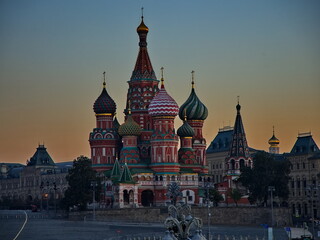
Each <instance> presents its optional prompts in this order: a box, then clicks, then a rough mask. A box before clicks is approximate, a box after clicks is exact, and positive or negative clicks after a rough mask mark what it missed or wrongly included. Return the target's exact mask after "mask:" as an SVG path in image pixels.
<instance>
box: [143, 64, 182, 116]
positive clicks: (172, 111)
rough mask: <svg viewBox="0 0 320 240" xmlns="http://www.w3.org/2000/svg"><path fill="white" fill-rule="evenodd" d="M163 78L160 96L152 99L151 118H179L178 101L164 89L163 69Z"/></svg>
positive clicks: (149, 110)
mask: <svg viewBox="0 0 320 240" xmlns="http://www.w3.org/2000/svg"><path fill="white" fill-rule="evenodd" d="M161 71H162V78H161V89H160V90H159V92H158V94H157V95H156V96H155V97H154V98H153V99H152V101H151V103H150V105H149V108H148V112H149V114H150V115H151V116H173V117H174V116H177V115H178V113H179V106H178V104H177V103H176V101H175V100H174V99H173V98H172V97H171V96H170V95H169V94H168V93H167V91H166V89H165V88H164V84H163V82H164V80H163V68H161Z"/></svg>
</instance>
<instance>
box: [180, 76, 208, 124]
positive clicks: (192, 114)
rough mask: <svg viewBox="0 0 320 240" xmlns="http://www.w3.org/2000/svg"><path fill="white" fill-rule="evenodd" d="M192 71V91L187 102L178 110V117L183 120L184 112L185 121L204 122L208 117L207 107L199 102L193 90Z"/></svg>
mask: <svg viewBox="0 0 320 240" xmlns="http://www.w3.org/2000/svg"><path fill="white" fill-rule="evenodd" d="M193 73H194V71H192V89H191V93H190V96H189V97H188V99H187V101H186V102H185V103H184V104H182V106H181V107H180V110H179V117H180V119H181V120H183V119H184V112H186V116H187V120H205V119H206V118H207V117H208V109H207V107H206V106H205V105H204V104H203V103H202V102H201V101H200V99H199V98H198V96H197V94H196V92H195V90H194V81H193Z"/></svg>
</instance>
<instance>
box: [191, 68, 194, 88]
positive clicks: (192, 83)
mask: <svg viewBox="0 0 320 240" xmlns="http://www.w3.org/2000/svg"><path fill="white" fill-rule="evenodd" d="M191 79H192V81H191V85H192V88H194V71H193V70H192V71H191Z"/></svg>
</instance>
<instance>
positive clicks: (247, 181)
mask: <svg viewBox="0 0 320 240" xmlns="http://www.w3.org/2000/svg"><path fill="white" fill-rule="evenodd" d="M289 173H290V162H289V161H288V160H287V159H282V160H276V159H274V156H273V155H271V154H269V153H266V152H262V151H261V152H258V153H256V155H255V156H254V158H253V168H252V169H251V168H250V167H243V168H242V169H241V175H240V178H239V182H241V183H242V185H243V186H245V187H247V188H248V190H249V192H250V195H249V201H250V202H251V203H260V204H261V205H266V204H267V200H268V198H269V197H270V192H268V187H269V186H274V187H275V192H274V193H273V195H274V196H275V197H279V198H280V199H281V200H282V201H285V200H287V199H288V195H289V189H288V181H289Z"/></svg>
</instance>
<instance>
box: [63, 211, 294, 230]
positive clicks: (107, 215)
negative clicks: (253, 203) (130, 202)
mask: <svg viewBox="0 0 320 240" xmlns="http://www.w3.org/2000/svg"><path fill="white" fill-rule="evenodd" d="M273 212H274V223H275V224H276V225H277V226H279V227H283V226H289V225H291V223H292V221H291V211H290V209H288V208H274V210H273ZM210 213H211V218H210V222H211V224H228V225H229V224H235V225H259V224H269V225H270V224H271V219H272V218H271V209H270V208H256V207H218V208H210ZM192 214H193V216H194V217H199V218H201V219H202V221H203V223H204V224H207V221H208V209H207V208H198V207H193V208H192ZM167 217H168V211H167V209H166V208H125V209H107V210H97V211H96V220H98V221H108V222H112V221H125V222H153V223H163V222H164V220H165V219H166V218H167ZM85 218H86V219H88V220H89V219H92V211H87V212H71V213H70V214H69V219H70V220H84V219H85Z"/></svg>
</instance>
